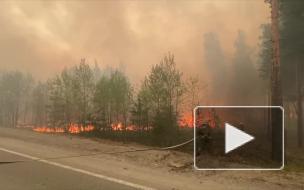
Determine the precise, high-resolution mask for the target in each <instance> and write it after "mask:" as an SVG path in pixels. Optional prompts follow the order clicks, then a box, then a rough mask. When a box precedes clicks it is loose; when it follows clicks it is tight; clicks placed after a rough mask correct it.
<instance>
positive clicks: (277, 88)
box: [271, 0, 283, 162]
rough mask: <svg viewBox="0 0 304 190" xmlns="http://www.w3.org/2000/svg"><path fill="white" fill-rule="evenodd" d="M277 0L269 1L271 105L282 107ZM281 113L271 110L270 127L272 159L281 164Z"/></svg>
mask: <svg viewBox="0 0 304 190" xmlns="http://www.w3.org/2000/svg"><path fill="white" fill-rule="evenodd" d="M278 9H279V4H278V0H271V29H272V36H273V40H272V41H273V62H272V72H271V82H272V84H271V104H272V105H273V106H282V105H283V101H282V89H281V76H280V41H279V39H280V38H279V26H278V16H279V15H278ZM282 117H283V115H282V111H281V110H280V109H272V110H271V126H272V159H273V160H275V161H278V162H281V161H282V159H283V157H282V156H283V155H282V153H283V152H282V151H283V147H282V146H283V145H282V142H283V139H282V136H283V135H282V130H283V125H282V120H283V118H282Z"/></svg>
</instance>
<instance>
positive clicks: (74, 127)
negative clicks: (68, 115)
mask: <svg viewBox="0 0 304 190" xmlns="http://www.w3.org/2000/svg"><path fill="white" fill-rule="evenodd" d="M94 129H95V127H94V126H93V125H87V126H82V125H78V124H71V125H69V126H68V129H67V130H65V129H64V128H62V127H34V128H33V131H36V132H40V133H64V132H68V133H71V134H78V133H81V132H89V131H93V130H94Z"/></svg>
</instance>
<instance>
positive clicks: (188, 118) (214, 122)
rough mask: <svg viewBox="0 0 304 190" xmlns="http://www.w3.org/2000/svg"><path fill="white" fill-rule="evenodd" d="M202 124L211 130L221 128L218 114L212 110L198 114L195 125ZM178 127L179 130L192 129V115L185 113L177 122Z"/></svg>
mask: <svg viewBox="0 0 304 190" xmlns="http://www.w3.org/2000/svg"><path fill="white" fill-rule="evenodd" d="M202 123H208V124H209V126H210V127H211V128H216V127H222V126H223V125H222V124H221V122H220V119H219V116H218V114H217V113H216V112H215V111H214V110H208V111H207V112H204V113H200V114H199V115H197V117H196V125H201V124H202ZM178 124H179V126H180V127H181V128H193V115H192V113H190V112H189V113H185V114H184V115H183V116H182V118H181V119H180V120H179V123H178Z"/></svg>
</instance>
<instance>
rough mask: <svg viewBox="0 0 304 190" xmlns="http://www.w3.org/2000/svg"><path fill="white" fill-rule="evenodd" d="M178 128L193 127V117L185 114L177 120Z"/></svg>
mask: <svg viewBox="0 0 304 190" xmlns="http://www.w3.org/2000/svg"><path fill="white" fill-rule="evenodd" d="M179 126H180V127H181V128H185V127H189V128H192V127H193V116H192V113H185V114H184V115H183V116H182V118H181V119H180V120H179Z"/></svg>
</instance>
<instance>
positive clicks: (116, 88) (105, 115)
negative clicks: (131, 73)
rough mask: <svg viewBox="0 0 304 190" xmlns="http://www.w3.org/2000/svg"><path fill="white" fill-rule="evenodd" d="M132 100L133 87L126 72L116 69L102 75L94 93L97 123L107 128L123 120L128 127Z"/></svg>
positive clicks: (124, 125)
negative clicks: (108, 74)
mask: <svg viewBox="0 0 304 190" xmlns="http://www.w3.org/2000/svg"><path fill="white" fill-rule="evenodd" d="M131 100H132V87H131V84H130V82H129V80H128V79H127V77H126V76H125V75H124V73H122V72H120V71H117V70H116V71H114V72H113V73H111V74H110V76H105V75H104V76H102V77H101V79H100V80H99V81H98V82H97V85H96V91H95V94H94V107H95V118H96V122H97V124H98V125H99V126H100V127H102V128H103V129H105V128H109V127H111V124H117V123H120V122H121V123H122V124H123V127H126V126H127V122H128V114H129V111H130V105H131Z"/></svg>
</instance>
